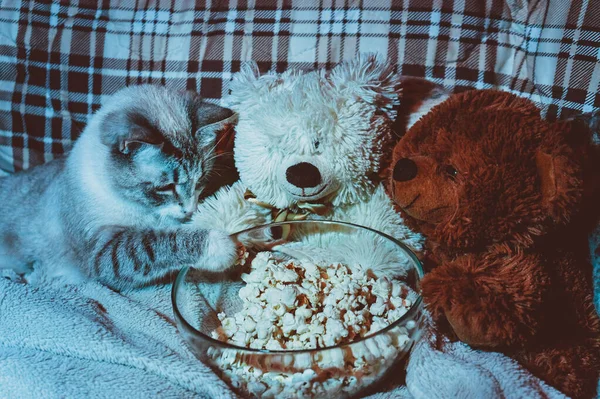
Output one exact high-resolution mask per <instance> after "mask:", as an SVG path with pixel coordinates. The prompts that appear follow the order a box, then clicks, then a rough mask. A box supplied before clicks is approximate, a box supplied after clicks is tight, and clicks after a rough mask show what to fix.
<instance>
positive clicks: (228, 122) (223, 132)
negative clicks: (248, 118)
mask: <svg viewBox="0 0 600 399" xmlns="http://www.w3.org/2000/svg"><path fill="white" fill-rule="evenodd" d="M237 122H238V114H237V113H235V112H234V113H232V114H231V115H230V116H228V117H226V118H225V119H223V120H220V121H218V122H214V123H211V124H210V125H206V126H202V127H201V128H200V129H198V133H197V137H199V138H200V141H201V142H202V143H203V144H209V145H210V144H212V146H214V151H215V153H216V154H222V153H226V152H232V151H233V143H234V138H235V125H236V124H237Z"/></svg>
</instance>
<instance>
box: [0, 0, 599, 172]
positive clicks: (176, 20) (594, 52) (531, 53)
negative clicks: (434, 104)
mask: <svg viewBox="0 0 600 399" xmlns="http://www.w3.org/2000/svg"><path fill="white" fill-rule="evenodd" d="M599 3H600V2H599V1H598V0H583V1H577V0H576V1H573V2H572V3H571V2H569V1H564V0H533V1H521V0H506V1H502V0H486V1H482V0H454V1H444V2H443V1H442V0H401V1H395V0H393V1H390V0H387V1H386V0H369V1H358V0H335V1H334V0H320V1H316V0H278V1H267V0H248V1H244V0H229V1H227V0H213V1H210V0H206V1H196V2H189V1H175V0H135V1H134V0H130V1H127V0H125V1H119V0H97V1H90V0H79V1H71V2H67V1H62V2H58V1H54V2H49V1H41V0H32V1H19V0H2V2H0V4H1V5H0V171H1V170H4V171H6V172H12V171H16V170H21V169H27V168H29V167H30V166H33V165H36V164H40V163H43V162H45V161H47V160H49V159H51V158H53V157H54V156H55V155H57V154H61V153H63V152H64V151H66V150H68V149H69V148H70V146H71V144H72V142H73V140H75V139H76V138H77V137H78V135H79V133H80V132H81V130H82V128H83V127H84V125H85V123H86V121H87V118H88V117H89V115H90V114H91V113H92V112H93V111H95V110H96V109H97V108H98V107H99V105H100V103H101V101H102V98H103V96H106V95H108V94H111V93H113V92H115V91H116V90H118V89H119V88H121V87H123V86H126V85H131V84H138V83H145V82H151V83H160V84H166V85H168V86H172V87H176V88H180V89H192V90H196V91H198V92H200V93H201V94H202V95H203V96H205V97H206V98H208V99H211V100H214V101H218V100H219V99H220V98H221V97H222V96H224V95H226V94H227V91H228V82H229V79H230V77H231V75H232V73H234V72H236V71H238V70H239V68H240V63H241V62H243V61H245V60H250V59H253V60H256V61H257V62H258V64H259V66H260V68H261V69H262V70H263V71H266V70H269V69H272V68H274V69H276V70H279V71H281V70H284V69H286V68H287V67H289V66H296V67H301V68H312V67H322V66H325V67H329V66H332V65H334V64H336V63H337V62H339V61H340V60H343V59H348V58H352V57H354V56H355V54H356V53H358V52H366V51H376V52H380V53H382V54H384V55H386V56H387V57H388V58H389V59H390V60H391V61H393V62H394V63H396V64H397V65H398V70H399V72H401V73H402V74H405V75H413V76H421V77H427V78H430V79H432V80H434V81H436V82H439V83H442V84H443V85H445V86H447V87H448V88H451V89H453V90H464V89H466V88H490V87H498V88H501V89H504V90H508V91H512V92H515V93H519V94H522V95H524V96H526V97H529V98H531V99H533V100H534V101H536V102H538V103H539V104H540V106H541V107H542V108H543V111H544V113H545V115H546V116H547V117H548V118H550V119H554V118H560V117H564V116H566V115H569V114H570V113H573V112H579V111H584V112H589V111H593V110H595V109H597V107H598V106H599V105H600V96H599V95H598V94H597V93H598V85H599V84H600V63H599V62H598V61H599V55H598V53H599V49H600V45H599V43H600V4H599Z"/></svg>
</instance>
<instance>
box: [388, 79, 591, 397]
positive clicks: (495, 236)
mask: <svg viewBox="0 0 600 399" xmlns="http://www.w3.org/2000/svg"><path fill="white" fill-rule="evenodd" d="M569 129H570V128H569V126H568V125H567V124H566V123H554V124H552V123H548V122H546V121H544V120H542V119H541V117H540V114H539V111H538V109H537V108H536V107H535V106H534V105H533V104H532V103H531V102H530V101H528V100H525V99H522V98H519V97H517V96H514V95H512V94H508V93H504V92H499V91H493V90H479V91H477V90H473V91H469V92H465V93H461V94H456V95H453V96H452V97H451V98H450V99H449V100H447V101H445V102H444V103H442V104H441V105H439V106H437V107H435V108H433V110H432V111H431V112H430V113H429V114H427V115H426V116H425V117H423V118H422V119H421V120H419V121H418V122H417V123H416V124H415V125H414V126H413V127H412V128H411V129H410V130H409V131H408V132H407V133H406V135H405V136H404V137H403V138H402V140H400V142H399V143H398V144H397V146H396V148H395V149H394V154H393V160H392V165H396V163H397V162H398V161H399V160H401V159H403V160H404V161H403V162H404V163H401V164H402V165H406V160H405V159H410V160H412V162H414V166H416V173H412V174H411V173H408V175H409V178H407V177H406V174H405V176H404V177H399V176H402V175H401V173H399V171H398V170H396V171H394V169H393V167H392V170H391V171H390V172H391V173H390V178H389V186H388V192H389V194H390V196H391V197H392V198H393V200H394V202H395V203H396V204H397V206H398V208H399V211H400V212H401V213H402V214H403V216H404V217H405V219H406V221H407V223H408V224H410V225H411V226H412V227H413V228H414V229H416V230H417V231H421V232H422V233H424V234H425V235H426V236H427V239H428V247H429V254H428V257H429V258H430V259H431V260H432V262H433V264H434V265H435V267H434V268H433V270H432V271H431V272H430V273H428V274H427V275H426V277H425V278H424V280H423V284H422V288H423V295H424V298H425V301H426V303H427V306H428V308H429V309H430V311H431V313H432V315H433V317H434V318H435V319H436V320H437V321H438V322H439V325H440V326H446V328H447V332H448V333H449V334H451V335H455V336H456V337H458V338H459V339H461V340H462V341H464V342H467V343H469V344H470V345H472V346H474V347H478V348H488V349H494V350H499V351H502V352H504V353H506V354H508V355H510V356H512V357H514V358H515V359H517V360H518V361H520V362H522V364H524V365H525V367H527V368H528V369H529V370H530V371H531V372H532V373H533V374H535V375H537V376H538V377H540V378H542V379H543V380H545V381H546V382H548V383H549V384H550V385H552V386H554V387H556V388H558V389H559V390H561V391H562V392H564V393H565V394H567V395H569V396H572V397H576V398H579V397H592V396H593V395H594V393H595V392H596V384H597V381H598V373H599V370H600V321H599V319H598V315H597V313H596V312H595V309H594V307H593V305H592V283H591V265H590V264H589V261H588V260H587V258H586V255H587V251H586V250H585V249H584V247H583V246H582V243H583V244H585V242H586V239H585V234H583V231H582V230H583V229H584V227H583V224H582V223H580V221H581V220H583V219H580V215H578V214H577V213H576V211H577V210H578V209H580V206H581V201H582V193H583V191H584V185H583V183H584V180H583V176H584V175H583V167H582V164H581V162H580V160H581V159H584V158H583V154H584V152H579V149H578V148H575V147H574V146H573V145H571V143H568V142H567V138H568V137H569V134H567V133H570V132H568V131H569ZM573 137H575V136H573ZM581 148H583V150H585V146H582V147H581ZM583 150H582V151H583ZM413 174H414V176H412V175H413ZM395 177H396V179H395Z"/></svg>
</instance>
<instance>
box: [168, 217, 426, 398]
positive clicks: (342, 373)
mask: <svg viewBox="0 0 600 399" xmlns="http://www.w3.org/2000/svg"><path fill="white" fill-rule="evenodd" d="M233 236H235V237H236V238H237V239H238V240H239V241H240V242H241V243H242V244H244V246H245V247H246V249H247V250H249V251H250V252H251V253H252V252H260V251H270V252H271V253H272V255H273V256H275V257H278V258H282V259H285V260H290V259H291V260H297V261H312V262H319V261H326V262H328V263H336V262H340V263H346V264H347V263H354V264H357V263H358V264H360V265H361V266H362V267H363V268H365V269H372V270H377V273H375V274H378V273H379V274H378V275H379V276H381V275H382V274H387V275H394V276H395V279H397V280H400V281H401V282H402V285H403V286H405V287H408V288H409V289H410V290H409V291H410V292H412V293H413V294H414V295H413V297H412V298H413V300H412V306H410V308H409V309H408V311H407V312H406V313H404V314H403V315H402V316H401V317H400V318H399V319H397V320H395V321H394V322H392V323H391V324H389V325H387V327H384V328H383V329H381V330H379V331H377V332H374V333H372V334H370V335H366V336H363V337H360V338H358V337H357V338H355V339H354V340H353V341H351V342H348V343H344V344H339V345H334V346H329V347H321V348H318V349H289V350H286V349H283V350H266V349H251V348H247V347H244V346H236V345H234V344H231V343H227V342H224V341H220V340H216V339H213V338H212V337H211V332H212V331H214V330H215V329H217V328H218V327H219V326H220V325H221V322H220V320H219V317H218V314H219V313H220V312H224V313H226V314H227V315H233V314H234V313H235V312H237V311H238V310H240V309H241V308H242V304H243V301H242V299H240V296H238V293H239V290H240V288H242V287H243V286H244V285H245V284H246V283H245V282H244V281H243V280H242V273H243V272H244V271H247V268H248V265H249V263H250V262H248V263H247V264H245V265H244V266H237V267H233V268H231V269H230V270H229V271H228V272H226V273H222V274H215V273H209V272H203V271H199V270H196V269H192V268H190V267H185V268H183V269H182V270H181V271H180V273H179V274H178V276H177V278H176V280H175V283H174V285H173V290H172V303H173V310H174V315H175V319H176V322H177V327H178V329H179V331H180V333H181V334H182V336H183V338H184V340H185V341H186V343H187V344H188V346H189V347H190V349H191V350H192V352H193V353H194V354H195V355H196V357H198V359H200V360H201V361H202V362H204V363H206V364H208V365H209V366H210V367H211V368H212V369H213V370H215V372H217V373H218V374H219V375H220V376H221V378H223V379H224V380H225V381H227V382H228V383H229V385H230V386H232V387H233V388H234V389H235V390H236V391H237V393H238V394H240V395H242V396H245V397H255V398H328V399H331V398H347V397H353V396H355V395H357V394H360V393H361V392H364V390H365V389H366V388H367V387H369V386H373V384H375V383H377V382H379V381H381V380H382V378H384V376H385V375H386V373H387V375H389V374H391V373H394V374H395V373H398V370H402V368H403V366H404V364H405V363H403V362H404V358H405V357H406V355H407V354H408V353H409V352H410V350H411V349H412V347H413V344H414V343H415V342H416V340H418V338H419V337H420V334H421V330H422V327H423V322H424V320H423V305H422V303H421V297H420V295H419V293H420V287H419V282H420V279H421V278H422V276H423V270H422V267H421V264H420V262H419V260H418V259H417V257H416V256H415V254H414V253H413V252H412V251H411V249H410V248H409V247H408V246H406V245H405V244H403V243H402V242H400V241H397V240H395V239H394V238H392V237H390V236H388V235H386V234H383V233H381V232H378V231H376V230H372V229H369V228H366V227H363V226H358V225H354V224H350V223H344V222H334V221H307V220H304V221H289V222H280V223H273V224H269V225H263V226H258V227H254V228H251V229H248V230H244V231H241V232H239V233H236V234H234V235H233ZM382 270H383V271H382ZM290 311H291V310H290ZM261 322H263V323H264V322H265V321H264V320H257V323H261Z"/></svg>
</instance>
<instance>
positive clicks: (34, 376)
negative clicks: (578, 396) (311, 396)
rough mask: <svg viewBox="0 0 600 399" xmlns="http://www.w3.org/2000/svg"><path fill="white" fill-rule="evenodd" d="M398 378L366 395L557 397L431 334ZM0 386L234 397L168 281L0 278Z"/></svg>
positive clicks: (5, 392)
mask: <svg viewBox="0 0 600 399" xmlns="http://www.w3.org/2000/svg"><path fill="white" fill-rule="evenodd" d="M402 380H403V379H402ZM406 383H407V385H406V386H403V385H401V384H400V383H399V382H398V381H394V378H392V379H391V380H390V381H388V383H386V384H384V385H382V386H381V387H377V389H376V391H379V392H376V393H372V394H370V395H369V396H368V397H369V398H371V399H388V398H389V399H391V398H428V399H429V398H456V397H460V398H480V397H504V398H524V397H527V398H563V397H564V396H563V395H561V394H560V393H559V392H557V391H556V390H554V389H552V388H550V387H548V386H547V385H546V384H544V383H543V382H541V381H540V380H538V379H536V378H535V377H533V376H532V375H531V374H529V373H528V372H527V371H525V370H524V369H522V368H521V367H520V366H519V365H518V364H516V363H515V362H514V361H512V360H511V359H509V358H507V357H505V356H503V355H501V354H497V353H485V352H480V351H475V350H471V349H470V348H469V347H468V346H467V345H464V344H462V343H450V342H445V341H442V345H441V346H440V345H439V343H437V344H436V339H435V334H433V333H431V332H428V333H426V335H425V336H424V338H423V339H422V340H421V341H420V342H419V343H418V344H417V345H416V347H415V348H414V351H413V354H412V356H411V358H410V362H409V365H408V369H407V373H406ZM0 387H1V390H0V392H1V393H0V396H1V397H2V398H59V397H60V398H82V397H86V398H113V399H114V398H121V397H127V398H148V397H158V398H210V399H218V398H235V397H236V395H235V394H234V393H233V392H232V391H231V390H230V389H229V388H228V386H227V385H226V384H225V383H224V382H223V381H221V380H220V379H219V378H218V377H217V376H216V375H215V374H214V373H213V372H212V371H211V370H210V368H208V367H207V366H206V365H204V364H202V363H201V362H200V361H198V360H197V359H196V358H195V357H194V356H193V354H192V353H191V352H190V351H189V350H188V348H187V347H186V346H185V344H184V342H183V340H182V338H181V336H180V335H179V333H178V332H177V328H176V326H175V322H174V319H173V315H172V310H171V303H170V286H168V285H161V286H154V287H147V288H144V289H138V290H132V291H128V292H121V293H117V292H115V291H113V290H111V289H109V288H107V287H105V286H103V285H101V284H99V283H96V282H87V283H84V284H82V285H78V286H68V287H32V286H31V285H28V284H26V283H24V282H22V281H19V280H18V279H15V278H13V279H9V278H0ZM482 395H483V396H482Z"/></svg>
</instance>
